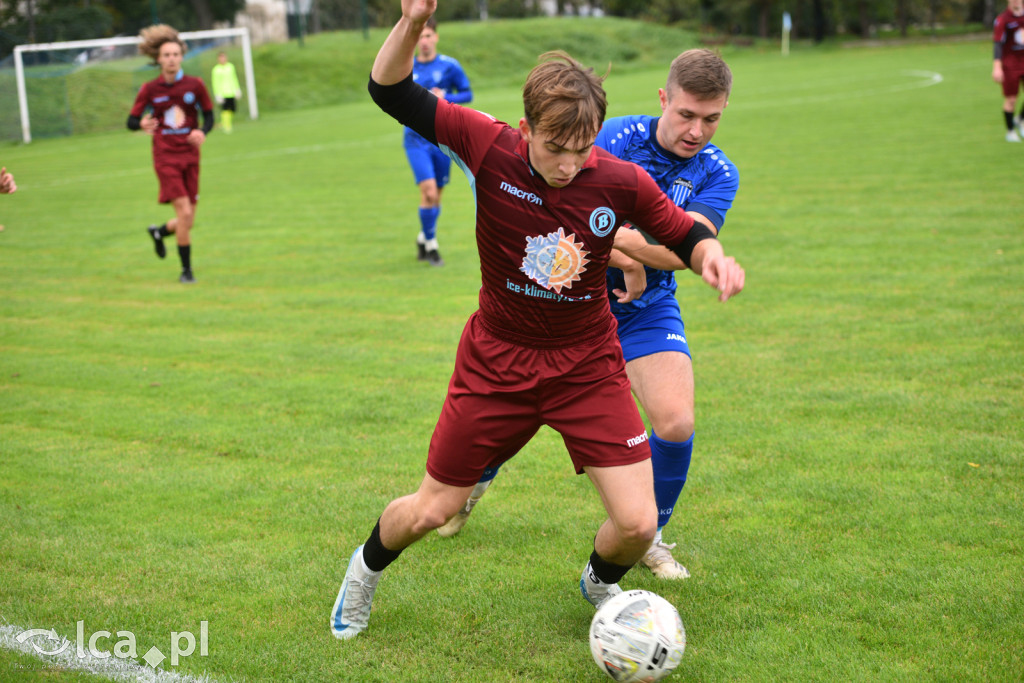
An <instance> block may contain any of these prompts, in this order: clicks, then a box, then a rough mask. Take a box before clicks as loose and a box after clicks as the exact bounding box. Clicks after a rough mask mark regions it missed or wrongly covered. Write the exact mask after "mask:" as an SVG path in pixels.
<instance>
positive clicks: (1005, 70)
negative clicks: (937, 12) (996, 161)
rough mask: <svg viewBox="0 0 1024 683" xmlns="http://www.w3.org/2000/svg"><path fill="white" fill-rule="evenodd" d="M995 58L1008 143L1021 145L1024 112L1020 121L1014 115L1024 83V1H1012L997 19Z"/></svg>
mask: <svg viewBox="0 0 1024 683" xmlns="http://www.w3.org/2000/svg"><path fill="white" fill-rule="evenodd" d="M992 57H993V62H992V80H994V81H995V82H996V83H999V84H1000V85H1001V86H1002V88H1003V120H1004V121H1005V123H1006V141H1007V142H1020V141H1021V136H1024V121H1021V119H1022V118H1024V112H1022V115H1021V116H1017V117H1015V116H1014V112H1015V111H1016V110H1017V93H1018V92H1020V85H1021V79H1024V0H1008V2H1007V3H1006V10H1005V11H1003V13H1002V14H1000V15H999V16H998V17H996V24H995V30H994V31H993V32H992ZM1018 129H1019V132H1018Z"/></svg>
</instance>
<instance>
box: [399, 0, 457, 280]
mask: <svg viewBox="0 0 1024 683" xmlns="http://www.w3.org/2000/svg"><path fill="white" fill-rule="evenodd" d="M437 38H438V36H437V20H436V19H435V18H434V17H431V18H430V20H429V21H428V22H427V24H426V26H424V28H423V33H421V34H420V39H419V42H418V43H417V44H416V48H417V49H416V58H415V59H414V60H413V65H412V78H413V80H414V81H416V83H418V84H419V85H422V86H423V87H424V88H426V89H427V90H429V91H430V92H432V93H434V94H435V95H437V96H438V97H439V98H441V99H443V100H447V101H448V102H454V103H455V104H466V103H467V102H469V101H471V100H472V99H473V91H472V89H471V88H470V85H469V78H468V77H467V76H466V72H465V71H463V70H462V66H460V65H459V63H458V61H456V60H455V59H452V58H451V57H449V56H448V55H442V54H439V53H438V52H437ZM403 145H404V146H405V155H406V156H407V157H408V158H409V166H411V167H412V173H413V176H415V178H416V184H417V185H418V186H419V188H420V234H419V235H417V237H416V251H417V258H418V259H419V260H420V261H426V262H427V263H429V264H430V265H432V266H443V265H444V260H443V259H442V258H441V252H440V251H439V250H438V248H437V219H438V217H440V215H441V192H442V191H443V190H444V186H445V185H447V184H448V177H449V172H450V171H451V166H452V160H451V159H450V158H448V156H447V155H446V154H445V153H444V152H442V151H441V150H440V149H438V147H437V145H433V144H431V143H430V142H429V141H428V140H427V139H426V138H424V137H423V136H422V135H420V134H419V133H417V132H416V131H414V130H413V129H412V128H408V127H406V129H405V139H404V141H403Z"/></svg>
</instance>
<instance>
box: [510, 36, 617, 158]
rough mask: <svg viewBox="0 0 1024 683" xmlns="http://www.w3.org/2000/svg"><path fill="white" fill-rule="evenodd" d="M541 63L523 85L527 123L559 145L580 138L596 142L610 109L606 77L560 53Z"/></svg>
mask: <svg viewBox="0 0 1024 683" xmlns="http://www.w3.org/2000/svg"><path fill="white" fill-rule="evenodd" d="M540 62H541V63H540V64H538V65H537V66H535V67H534V68H533V71H531V72H530V75H529V76H528V77H527V78H526V84H525V85H523V108H524V110H525V114H526V122H527V123H528V124H529V125H530V128H532V129H534V130H536V131H544V132H546V133H551V134H552V135H553V136H554V137H553V139H552V142H554V143H555V144H558V145H564V144H566V143H568V142H570V141H573V140H577V139H589V140H590V141H591V142H593V140H594V139H595V138H596V137H597V133H598V132H599V131H600V130H601V124H603V123H604V115H605V110H606V109H607V108H608V99H607V97H606V96H605V93H604V88H603V87H602V86H601V83H603V82H604V78H605V77H604V76H597V75H596V74H595V73H594V70H593V69H590V68H587V67H584V66H583V65H582V64H580V63H579V62H577V61H576V60H575V59H573V58H572V57H570V56H569V55H568V54H566V53H565V52H562V51H561V50H556V51H554V52H545V53H544V54H542V55H541V56H540Z"/></svg>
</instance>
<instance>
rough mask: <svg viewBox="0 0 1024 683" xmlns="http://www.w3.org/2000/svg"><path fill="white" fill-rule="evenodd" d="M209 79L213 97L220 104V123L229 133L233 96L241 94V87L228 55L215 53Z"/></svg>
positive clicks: (233, 105)
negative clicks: (215, 58)
mask: <svg viewBox="0 0 1024 683" xmlns="http://www.w3.org/2000/svg"><path fill="white" fill-rule="evenodd" d="M211 81H212V85H213V98H214V99H215V100H217V104H219V105H220V125H221V127H223V128H224V132H225V133H230V132H231V119H232V118H234V115H235V98H237V97H241V96H242V87H241V86H240V85H239V84H238V74H237V73H235V65H234V64H232V63H231V62H229V61H228V56H227V55H226V54H225V53H223V52H221V53H219V54H218V55H217V65H216V66H215V67H213V72H212V77H211Z"/></svg>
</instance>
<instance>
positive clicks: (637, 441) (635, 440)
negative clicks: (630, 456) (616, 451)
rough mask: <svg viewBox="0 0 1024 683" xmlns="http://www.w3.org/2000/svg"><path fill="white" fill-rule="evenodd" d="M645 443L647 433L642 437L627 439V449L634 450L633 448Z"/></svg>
mask: <svg viewBox="0 0 1024 683" xmlns="http://www.w3.org/2000/svg"><path fill="white" fill-rule="evenodd" d="M644 441H647V432H644V433H643V434H641V435H640V436H634V437H633V438H632V439H627V440H626V448H632V447H633V446H638V445H640V444H642V443H643V442H644Z"/></svg>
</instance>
